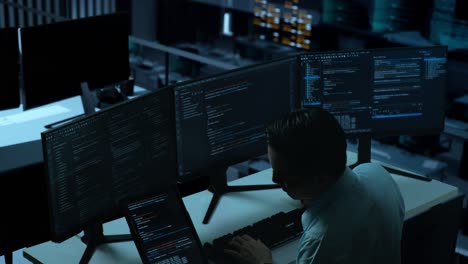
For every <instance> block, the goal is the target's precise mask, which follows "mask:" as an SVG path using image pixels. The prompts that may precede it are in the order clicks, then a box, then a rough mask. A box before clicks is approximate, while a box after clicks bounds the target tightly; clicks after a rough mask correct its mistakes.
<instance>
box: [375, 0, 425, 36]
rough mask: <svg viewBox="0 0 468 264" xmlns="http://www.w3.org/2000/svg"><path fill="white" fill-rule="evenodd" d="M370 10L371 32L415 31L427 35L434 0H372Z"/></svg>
mask: <svg viewBox="0 0 468 264" xmlns="http://www.w3.org/2000/svg"><path fill="white" fill-rule="evenodd" d="M372 6H373V8H372V10H371V12H370V13H371V26H372V31H373V32H390V31H417V32H420V33H421V34H422V35H423V36H427V35H428V33H429V29H430V20H431V16H432V11H433V10H434V0H425V1H402V0H374V1H373V5H372Z"/></svg>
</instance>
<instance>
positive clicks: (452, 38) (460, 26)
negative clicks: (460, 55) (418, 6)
mask: <svg viewBox="0 0 468 264" xmlns="http://www.w3.org/2000/svg"><path fill="white" fill-rule="evenodd" d="M466 3H467V2H466V1H465V0H435V3H434V10H433V13H432V19H431V30H430V37H429V39H430V41H432V42H433V43H437V44H441V45H447V46H448V47H449V49H452V50H455V49H461V50H466V49H468V15H467V14H466V6H467V4H466Z"/></svg>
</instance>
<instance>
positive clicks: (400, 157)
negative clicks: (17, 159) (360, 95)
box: [0, 141, 468, 264]
mask: <svg viewBox="0 0 468 264" xmlns="http://www.w3.org/2000/svg"><path fill="white" fill-rule="evenodd" d="M461 147H462V146H461V142H456V141H454V142H452V145H451V147H450V150H449V151H446V152H444V153H441V154H439V155H436V156H433V157H426V156H422V155H417V154H414V153H410V152H408V151H405V150H403V149H401V148H398V147H395V146H394V145H389V144H383V143H381V142H374V141H373V142H372V148H373V149H372V157H373V158H378V159H381V161H382V162H385V163H389V164H390V165H397V166H399V167H402V168H405V169H408V170H414V171H415V172H420V173H422V174H430V176H431V177H432V178H434V179H436V180H439V181H442V182H445V183H447V184H450V185H454V186H457V187H459V189H460V191H462V192H463V193H465V195H466V196H467V197H468V180H467V179H463V178H461V177H459V175H458V166H459V159H460V156H461ZM349 149H351V150H353V149H356V145H354V144H353V143H352V142H350V144H349ZM260 160H261V162H254V163H241V164H239V165H238V166H233V167H232V168H231V169H230V171H228V176H229V178H230V180H232V179H235V178H237V177H238V176H243V175H245V174H246V173H247V170H248V169H247V170H246V167H249V168H250V169H254V170H257V169H258V170H260V169H265V168H266V166H268V164H265V157H263V159H260ZM418 170H419V171H418ZM465 202H466V200H465ZM457 252H458V253H459V254H462V255H465V256H468V236H465V235H463V234H462V233H461V232H460V234H459V238H458V241H457ZM4 263H5V260H4V258H3V257H0V264H4ZM13 263H15V264H27V263H30V262H29V261H27V260H26V259H24V257H23V255H22V250H18V251H16V252H14V256H13ZM460 263H461V262H460Z"/></svg>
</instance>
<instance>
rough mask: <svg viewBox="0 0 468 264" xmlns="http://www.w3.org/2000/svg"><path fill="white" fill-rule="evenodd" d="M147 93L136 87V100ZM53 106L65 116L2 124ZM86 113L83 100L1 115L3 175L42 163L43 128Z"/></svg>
mask: <svg viewBox="0 0 468 264" xmlns="http://www.w3.org/2000/svg"><path fill="white" fill-rule="evenodd" d="M145 92H146V90H145V89H143V88H141V87H137V86H135V95H136V96H138V95H141V94H143V93H145ZM54 106H55V107H56V106H58V107H61V108H64V109H65V110H66V112H62V113H59V114H53V113H51V114H50V115H46V116H42V117H40V118H37V119H32V120H29V121H26V122H21V121H18V122H13V123H11V124H2V120H4V119H5V117H7V116H11V115H15V114H18V115H19V116H20V117H21V115H22V114H25V115H31V114H34V113H38V112H40V111H42V109H51V107H54ZM83 113H84V111H83V105H82V103H81V97H80V96H75V97H72V98H68V99H64V100H61V101H58V102H54V103H51V104H48V105H44V106H41V107H37V108H34V109H30V110H27V111H24V112H23V111H22V109H21V108H15V109H9V110H4V111H0V171H6V170H9V169H12V168H15V167H19V166H24V165H27V164H31V163H35V162H39V161H42V160H43V157H42V145H41V132H44V131H45V130H46V128H45V127H44V126H45V125H48V124H51V123H54V122H57V121H60V120H64V119H66V118H70V117H73V116H77V115H81V114H83Z"/></svg>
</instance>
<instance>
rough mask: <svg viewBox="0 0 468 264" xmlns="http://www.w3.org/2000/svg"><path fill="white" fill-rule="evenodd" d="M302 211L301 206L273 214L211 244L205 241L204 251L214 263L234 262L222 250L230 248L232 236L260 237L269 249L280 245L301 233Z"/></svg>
mask: <svg viewBox="0 0 468 264" xmlns="http://www.w3.org/2000/svg"><path fill="white" fill-rule="evenodd" d="M303 212H304V210H303V209H302V208H301V209H295V210H292V211H289V212H287V213H284V212H280V213H277V214H274V215H272V216H270V217H267V218H265V219H262V220H260V221H258V222H256V223H254V224H252V225H249V226H246V227H243V228H241V229H239V230H236V231H234V232H232V233H229V234H226V235H223V236H221V237H219V238H216V239H215V240H213V243H211V244H210V243H205V244H204V248H205V252H206V253H207V255H208V258H210V259H211V260H212V261H214V262H215V263H227V264H228V263H236V262H235V260H233V259H230V258H229V256H225V255H224V252H223V250H224V249H225V248H230V246H229V245H228V243H229V242H230V241H231V239H232V238H234V237H235V236H242V235H249V236H251V237H252V238H254V239H260V240H261V241H262V242H263V243H264V244H265V245H266V246H267V247H268V248H270V249H275V248H277V247H280V246H282V245H283V244H286V243H287V242H289V241H292V240H294V239H296V238H298V237H299V236H301V235H302V222H301V216H302V213H303Z"/></svg>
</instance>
